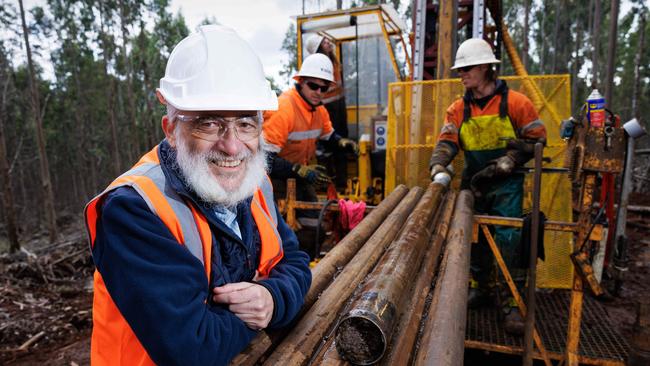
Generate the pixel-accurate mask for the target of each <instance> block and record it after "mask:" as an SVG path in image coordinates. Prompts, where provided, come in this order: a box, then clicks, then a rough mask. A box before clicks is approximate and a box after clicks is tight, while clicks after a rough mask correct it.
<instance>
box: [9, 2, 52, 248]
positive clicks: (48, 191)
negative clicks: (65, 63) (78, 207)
mask: <svg viewBox="0 0 650 366" xmlns="http://www.w3.org/2000/svg"><path fill="white" fill-rule="evenodd" d="M18 4H19V5H20V18H21V21H22V25H23V36H24V38H25V50H26V52H27V65H28V71H29V85H30V89H31V96H32V112H33V114H34V122H35V125H36V141H37V143H38V153H39V157H40V159H39V160H40V171H41V182H42V189H43V201H44V202H43V206H44V208H45V215H46V217H47V226H48V231H49V234H50V242H54V241H55V240H56V237H57V227H56V212H55V211H54V193H53V190H52V180H51V179H50V168H49V163H48V160H47V151H46V146H45V134H44V133H43V120H42V116H41V106H40V100H39V98H40V96H39V93H38V85H37V84H36V76H35V75H34V63H33V62H32V50H31V48H30V46H29V33H28V30H27V23H26V22H25V10H24V8H23V0H18Z"/></svg>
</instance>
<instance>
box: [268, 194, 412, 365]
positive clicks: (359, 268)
mask: <svg viewBox="0 0 650 366" xmlns="http://www.w3.org/2000/svg"><path fill="white" fill-rule="evenodd" d="M422 193H423V190H422V188H419V187H415V188H412V189H411V190H410V192H409V193H408V194H407V195H406V197H405V198H404V199H403V200H402V201H401V202H400V203H399V205H398V206H397V207H396V208H395V210H394V211H393V212H391V214H390V215H389V216H388V217H387V218H386V220H384V222H383V223H382V224H381V226H380V227H379V228H378V229H377V230H376V231H375V232H374V234H372V236H371V237H370V239H368V241H367V242H366V244H365V245H364V246H362V247H361V249H360V250H359V252H358V253H357V254H356V255H355V256H354V258H352V260H351V261H350V263H348V264H347V265H346V266H345V268H344V269H343V270H342V271H341V273H339V275H338V276H337V277H336V279H335V280H334V281H333V282H332V283H331V284H330V285H329V286H328V287H327V289H326V290H325V291H323V293H322V294H321V296H320V297H319V298H318V300H316V302H315V303H314V305H312V307H311V308H310V309H309V310H308V311H307V313H306V314H305V315H304V316H303V317H302V319H300V321H299V322H298V324H297V325H296V326H295V327H294V328H293V330H292V331H291V333H290V334H289V335H288V336H287V337H286V338H285V339H284V340H283V341H282V343H280V345H278V347H277V349H276V351H275V352H274V353H272V354H271V355H270V356H269V358H268V360H266V362H265V363H264V365H269V366H274V365H283V366H290V365H303V364H305V363H306V362H307V361H308V360H309V359H310V358H311V356H312V354H313V353H314V351H315V349H316V347H317V346H318V344H319V343H320V342H321V340H322V338H323V336H324V335H325V334H327V332H328V330H329V328H330V327H331V326H332V323H333V322H334V320H335V319H336V318H337V316H338V313H339V311H340V310H341V308H342V307H343V305H344V304H345V302H346V301H347V299H348V297H349V296H350V294H352V292H353V291H354V290H355V288H356V287H357V284H359V283H360V282H361V280H363V278H364V277H365V276H366V275H367V274H368V272H370V270H371V269H372V267H374V266H375V264H376V263H377V261H378V260H379V258H380V257H381V255H382V254H383V253H384V250H385V248H386V247H387V246H388V244H389V243H390V242H391V241H392V240H393V239H394V238H395V236H397V233H398V232H399V229H400V228H401V227H402V224H403V223H404V221H405V219H406V217H407V216H408V214H409V213H410V212H411V211H412V210H413V207H415V204H416V203H417V201H418V200H419V199H420V197H421V196H422ZM348 235H349V234H348Z"/></svg>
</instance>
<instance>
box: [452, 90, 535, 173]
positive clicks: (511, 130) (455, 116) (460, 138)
mask: <svg viewBox="0 0 650 366" xmlns="http://www.w3.org/2000/svg"><path fill="white" fill-rule="evenodd" d="M497 85H498V87H497V93H496V95H494V97H492V99H490V101H489V102H488V103H487V104H486V105H485V107H484V108H481V107H479V106H478V105H477V104H475V103H470V116H469V119H468V120H466V121H464V122H463V117H464V107H465V103H466V102H465V101H464V100H463V98H459V99H457V100H456V101H454V102H453V103H452V104H451V105H450V106H449V108H448V109H447V116H446V118H445V124H444V125H443V127H442V130H441V132H440V137H439V141H445V142H448V143H451V144H452V145H454V146H455V147H456V149H459V148H462V149H463V150H464V152H465V170H464V171H463V180H464V181H465V182H467V180H469V179H471V177H472V176H473V175H474V174H475V173H477V172H478V171H479V170H481V169H482V168H484V167H485V166H486V165H487V163H488V162H489V161H490V160H493V159H496V158H498V157H500V156H503V155H504V154H505V151H506V144H507V142H508V140H510V139H517V138H523V139H539V138H542V137H546V128H545V127H544V124H543V123H542V122H541V121H540V119H539V115H538V114H537V111H536V110H535V107H534V106H533V104H532V102H531V101H530V99H528V97H526V96H525V95H523V94H521V93H519V92H517V91H514V90H507V91H506V93H507V109H506V113H505V116H504V117H501V116H500V115H499V107H500V104H501V99H502V98H503V95H501V94H500V93H498V91H499V89H500V88H507V86H506V85H505V82H503V81H501V80H499V81H498V82H497Z"/></svg>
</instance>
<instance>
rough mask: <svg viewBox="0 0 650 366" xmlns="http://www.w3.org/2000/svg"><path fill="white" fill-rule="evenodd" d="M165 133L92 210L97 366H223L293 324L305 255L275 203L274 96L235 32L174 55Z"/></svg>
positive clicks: (205, 31) (189, 44)
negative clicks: (264, 332) (262, 336)
mask: <svg viewBox="0 0 650 366" xmlns="http://www.w3.org/2000/svg"><path fill="white" fill-rule="evenodd" d="M157 95H158V99H159V100H160V102H161V103H162V104H164V105H166V107H167V115H165V116H164V117H163V119H162V128H163V131H164V133H165V139H164V140H163V141H162V142H161V143H160V144H158V145H157V146H156V147H154V149H153V150H151V151H150V152H149V153H147V154H145V155H144V156H143V157H142V158H141V159H140V161H139V162H138V163H136V164H135V165H134V167H133V168H131V169H130V170H129V171H127V172H126V173H124V174H122V175H121V176H120V177H118V178H117V179H116V180H115V181H113V183H112V184H111V185H109V187H108V188H107V189H106V190H105V191H104V192H102V193H101V194H100V195H99V196H97V197H96V198H94V199H93V200H91V201H90V203H88V205H87V206H86V210H85V215H86V223H87V229H88V233H89V237H90V243H91V249H92V256H93V261H94V262H95V265H96V271H95V275H94V292H95V293H94V302H93V335H92V340H91V362H92V364H93V365H118V364H121V365H150V364H160V365H226V364H227V363H228V362H229V361H230V359H232V358H233V357H234V356H235V355H237V354H238V353H239V352H240V351H241V350H243V348H244V347H245V346H246V345H247V344H248V343H249V342H250V341H251V340H252V339H253V337H255V335H256V334H257V332H259V331H260V330H261V329H265V328H278V327H283V326H286V325H287V324H289V323H290V322H291V321H292V320H293V318H294V317H295V316H296V314H297V313H298V311H299V310H300V308H301V306H302V304H303V298H304V296H305V294H306V293H307V290H308V289H309V286H310V284H311V273H310V270H309V266H308V257H307V255H306V254H305V253H303V252H301V251H299V250H298V242H297V239H296V237H295V235H294V233H293V231H291V229H289V227H288V226H287V225H286V223H285V222H284V221H283V219H282V217H281V216H280V214H279V212H278V210H277V208H276V207H275V205H274V203H273V191H272V188H271V184H270V181H269V179H268V177H267V176H266V170H265V168H266V167H265V164H266V163H265V162H266V154H265V151H264V143H263V141H264V140H263V137H262V133H261V124H262V112H261V111H263V110H272V109H276V108H277V99H276V96H275V94H274V93H273V92H272V90H271V88H270V87H269V85H268V82H267V81H266V79H265V77H264V72H263V70H262V65H261V63H260V61H259V58H258V57H257V56H256V55H255V53H254V52H253V50H252V49H251V48H250V46H249V45H248V44H246V43H245V42H244V41H243V40H242V39H241V38H240V37H239V36H238V35H237V34H236V33H235V32H234V31H233V30H231V29H229V28H226V27H222V26H214V25H211V26H203V27H201V28H200V29H199V31H198V32H196V33H193V34H191V35H189V36H188V37H186V38H185V39H183V40H182V41H181V42H180V43H179V44H178V45H176V47H175V48H174V50H173V52H172V53H171V55H170V57H169V60H168V63H167V69H166V71H165V77H163V78H162V79H161V80H160V88H158V90H157Z"/></svg>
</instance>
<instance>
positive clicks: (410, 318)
mask: <svg viewBox="0 0 650 366" xmlns="http://www.w3.org/2000/svg"><path fill="white" fill-rule="evenodd" d="M455 203H456V193H455V192H453V191H452V192H449V193H448V194H447V196H446V197H445V202H444V203H443V205H442V206H441V207H440V209H439V210H438V212H439V213H438V214H437V215H438V217H437V218H436V221H434V222H435V223H436V224H435V226H434V228H435V230H436V231H435V233H434V235H433V236H432V237H431V243H430V245H429V248H428V250H427V254H426V256H425V257H424V261H423V262H422V267H420V273H419V274H418V278H417V280H416V282H415V285H414V286H413V290H412V291H411V293H412V295H411V296H410V297H408V301H409V304H408V306H407V307H406V312H405V313H404V315H402V317H401V318H400V321H399V327H400V328H399V331H398V332H397V333H396V334H395V335H394V336H393V341H392V342H391V346H390V350H389V353H388V354H387V355H386V357H384V359H383V360H382V361H381V363H382V365H386V366H391V365H408V364H409V361H410V358H411V356H412V355H413V347H414V346H415V341H416V338H417V335H418V329H419V326H420V321H421V320H422V315H423V311H424V307H425V305H426V299H427V296H428V295H429V288H430V286H431V282H433V278H434V276H435V274H436V272H437V269H438V264H439V261H438V259H439V257H440V251H441V249H442V247H443V244H444V242H445V238H446V237H447V231H448V229H449V224H450V223H451V215H452V214H453V213H454V204H455Z"/></svg>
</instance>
